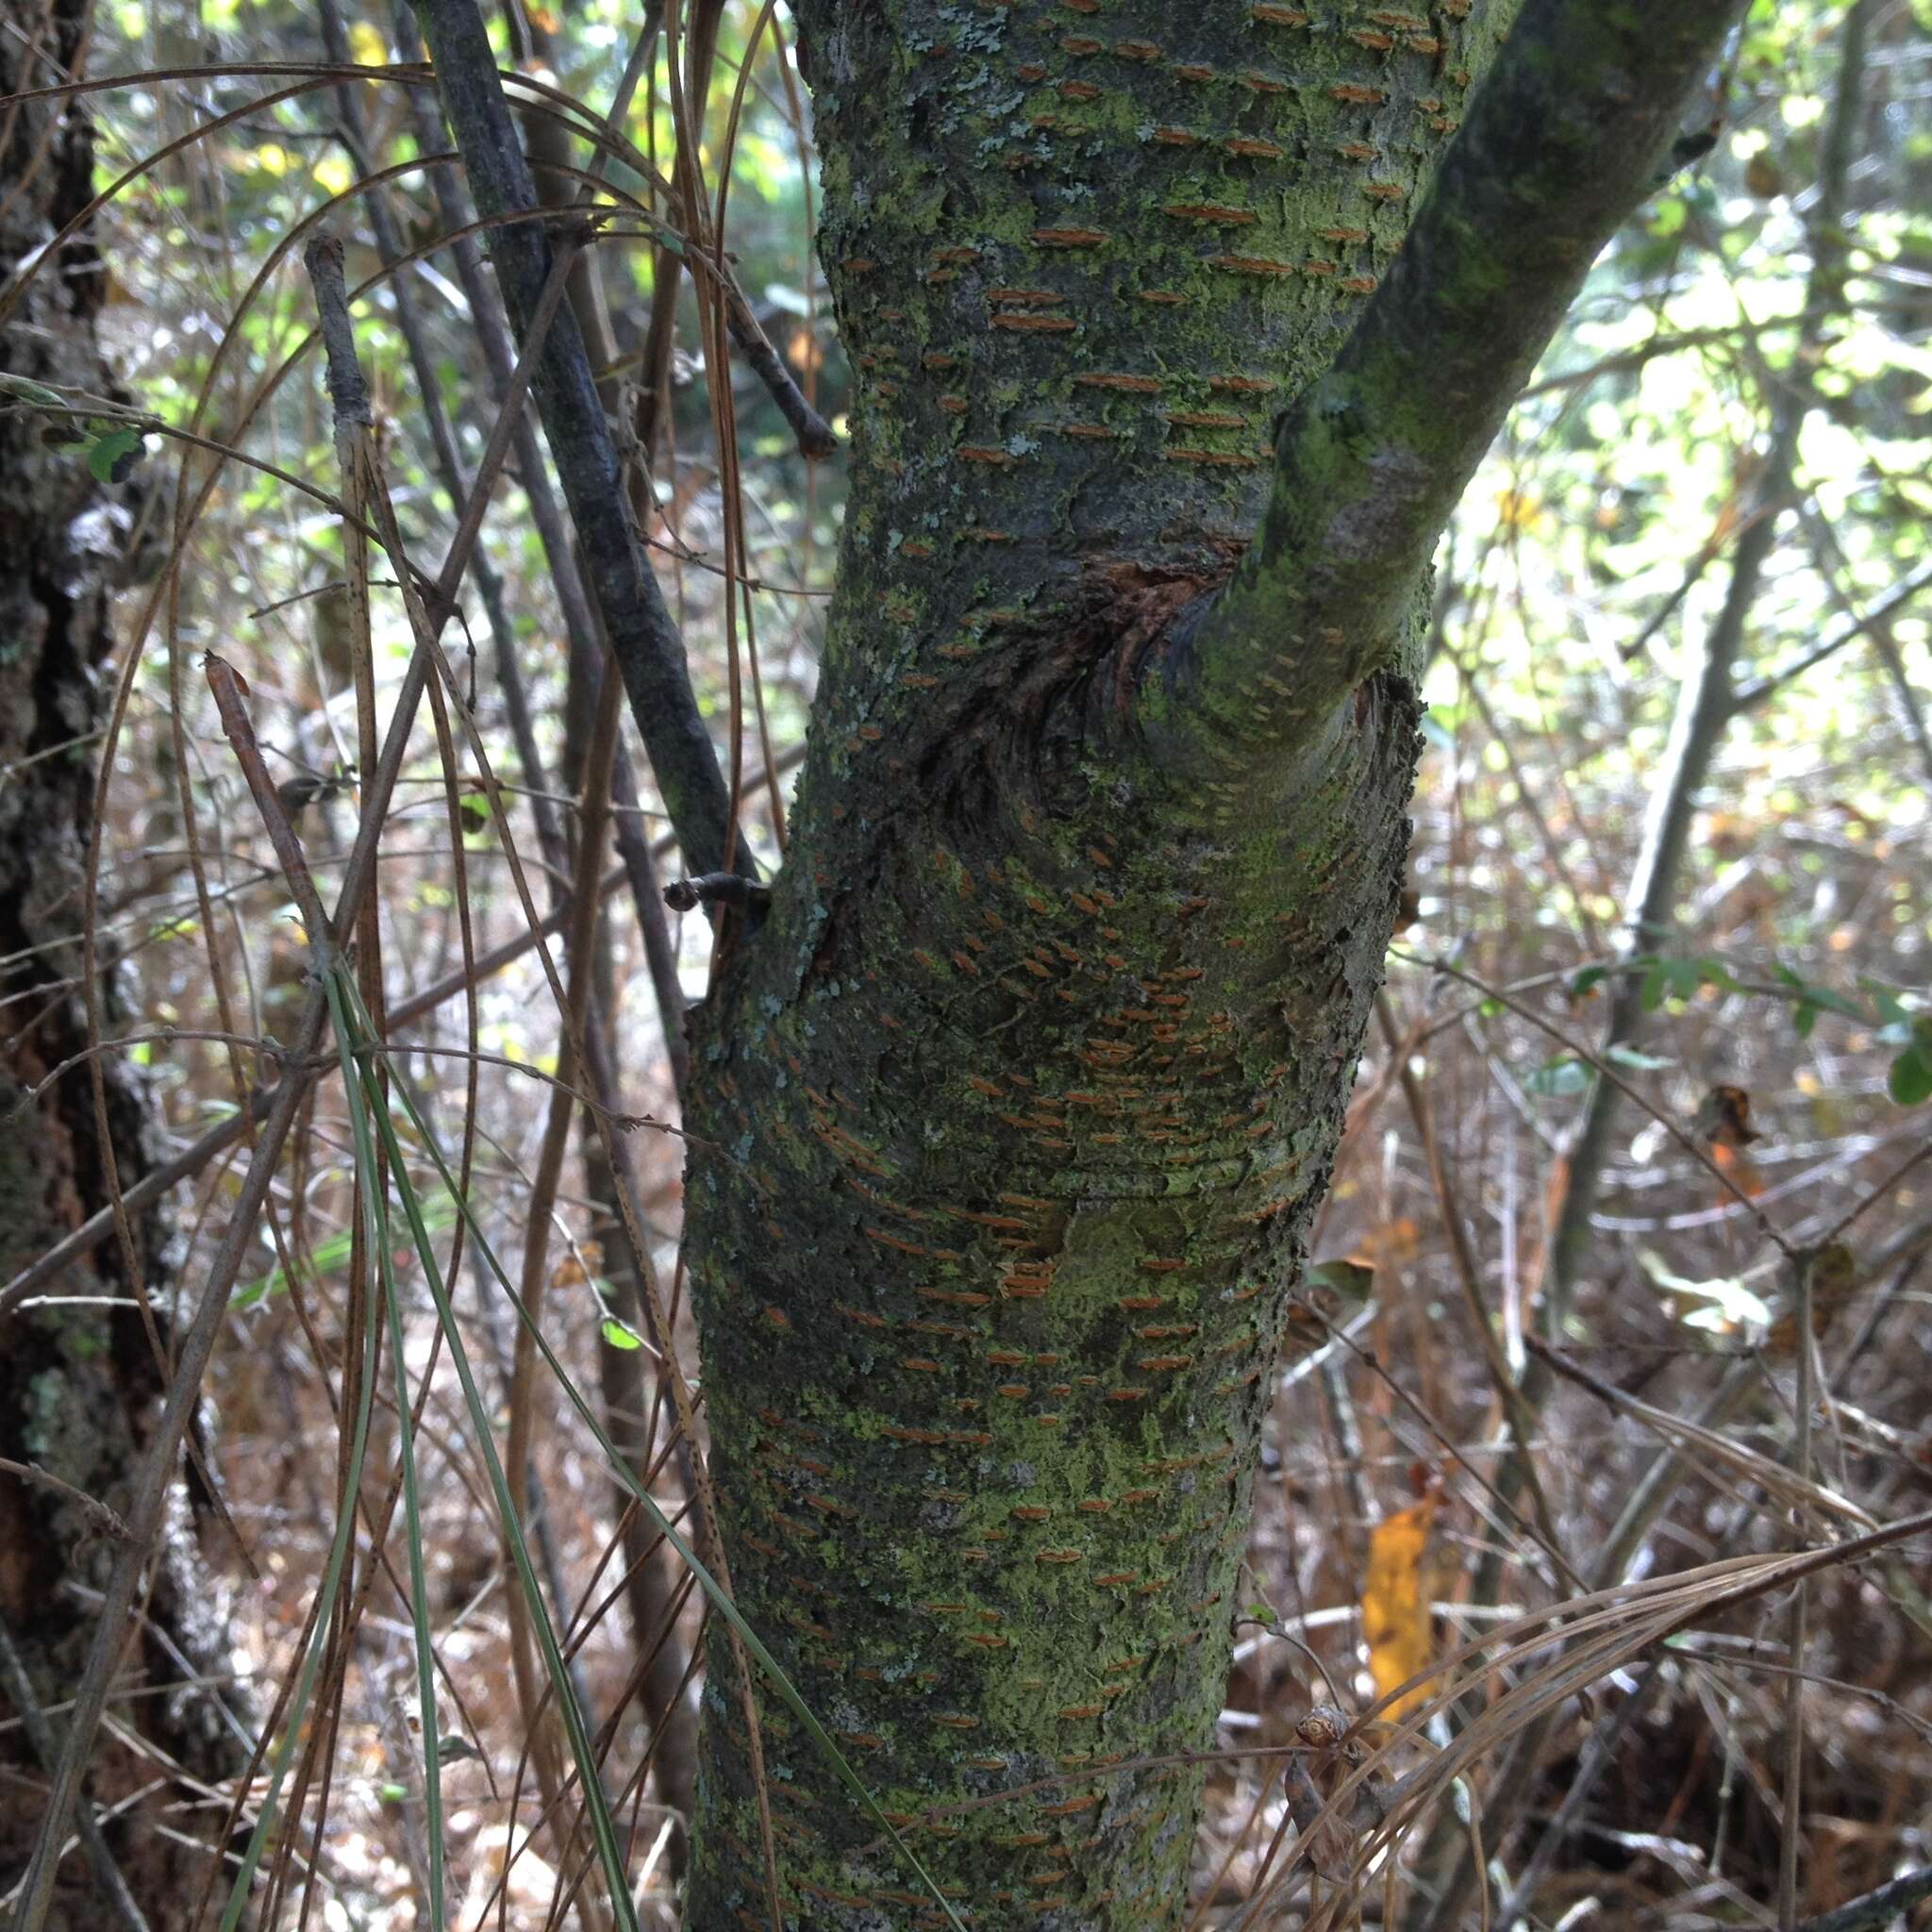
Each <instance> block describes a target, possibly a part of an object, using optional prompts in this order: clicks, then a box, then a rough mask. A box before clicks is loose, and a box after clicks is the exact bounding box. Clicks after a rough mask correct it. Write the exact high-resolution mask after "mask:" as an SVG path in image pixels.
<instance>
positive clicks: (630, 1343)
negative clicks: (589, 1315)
mask: <svg viewBox="0 0 1932 1932" xmlns="http://www.w3.org/2000/svg"><path fill="white" fill-rule="evenodd" d="M602 1333H603V1337H604V1340H605V1341H608V1343H609V1344H610V1346H611V1347H612V1348H621V1349H623V1350H624V1352H625V1354H626V1355H628V1354H629V1353H630V1352H631V1350H632V1349H636V1348H641V1347H643V1345H644V1341H643V1337H642V1336H641V1335H638V1334H635V1333H634V1332H633V1331H632V1330H630V1329H628V1328H626V1327H625V1325H624V1324H623V1323H622V1322H620V1321H619V1320H618V1319H617V1317H616V1316H615V1315H607V1316H606V1317H605V1319H604V1325H603V1329H602Z"/></svg>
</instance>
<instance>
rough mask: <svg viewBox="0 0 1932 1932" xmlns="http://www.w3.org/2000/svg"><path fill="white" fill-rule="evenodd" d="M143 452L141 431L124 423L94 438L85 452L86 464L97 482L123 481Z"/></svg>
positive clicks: (131, 472)
mask: <svg viewBox="0 0 1932 1932" xmlns="http://www.w3.org/2000/svg"><path fill="white" fill-rule="evenodd" d="M144 454H145V445H144V444H143V443H142V436H141V431H140V430H138V429H130V428H128V427H126V426H125V425H123V426H122V427H121V428H119V429H110V430H108V432H107V434H106V435H104V436H98V437H96V438H95V439H94V441H93V443H92V446H91V447H90V448H89V450H88V453H87V466H88V468H89V469H90V470H92V472H93V476H94V480H95V482H97V483H125V481H126V480H127V478H128V477H129V476H130V475H132V474H133V471H134V466H135V464H137V463H138V462H140V460H141V459H142V456H143V455H144Z"/></svg>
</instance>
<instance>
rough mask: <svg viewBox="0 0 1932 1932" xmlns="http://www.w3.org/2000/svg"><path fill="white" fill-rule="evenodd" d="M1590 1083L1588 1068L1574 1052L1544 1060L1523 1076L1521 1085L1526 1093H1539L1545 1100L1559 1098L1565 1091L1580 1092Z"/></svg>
mask: <svg viewBox="0 0 1932 1932" xmlns="http://www.w3.org/2000/svg"><path fill="white" fill-rule="evenodd" d="M1589 1085H1590V1069H1589V1068H1588V1067H1587V1066H1585V1065H1584V1063H1583V1062H1582V1061H1581V1060H1580V1059H1578V1058H1576V1056H1575V1055H1574V1054H1562V1055H1560V1056H1558V1058H1556V1059H1553V1060H1545V1061H1544V1062H1543V1063H1542V1065H1541V1066H1540V1067H1538V1068H1537V1069H1536V1070H1535V1071H1534V1072H1533V1073H1531V1074H1526V1075H1525V1076H1524V1082H1523V1086H1524V1091H1525V1092H1527V1093H1536V1094H1540V1095H1541V1096H1542V1097H1543V1098H1544V1099H1546V1100H1557V1099H1560V1098H1561V1097H1562V1096H1563V1095H1565V1094H1567V1093H1581V1092H1582V1091H1583V1090H1584V1089H1585V1088H1586V1087H1588V1086H1589Z"/></svg>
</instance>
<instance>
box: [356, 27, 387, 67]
mask: <svg viewBox="0 0 1932 1932" xmlns="http://www.w3.org/2000/svg"><path fill="white" fill-rule="evenodd" d="M349 58H350V59H351V60H353V61H354V62H355V63H356V65H357V66H358V67H387V66H388V65H389V42H387V41H385V40H384V39H383V37H382V29H381V28H380V27H379V26H377V25H375V23H374V22H373V21H367V20H358V22H357V23H356V24H355V25H354V26H352V27H351V28H350V29H349Z"/></svg>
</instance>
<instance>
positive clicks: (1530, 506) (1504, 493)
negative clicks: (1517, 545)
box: [1496, 490, 1543, 534]
mask: <svg viewBox="0 0 1932 1932" xmlns="http://www.w3.org/2000/svg"><path fill="white" fill-rule="evenodd" d="M1496 514H1497V516H1498V517H1499V518H1501V520H1502V521H1503V523H1504V524H1506V525H1507V526H1508V527H1509V528H1511V529H1513V530H1522V531H1524V533H1525V534H1527V533H1528V532H1529V531H1531V530H1534V529H1535V528H1536V527H1537V525H1539V524H1541V522H1542V520H1543V507H1542V505H1541V503H1540V502H1538V501H1537V499H1536V498H1535V497H1533V496H1527V495H1525V494H1524V492H1523V491H1518V490H1499V491H1496Z"/></svg>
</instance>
